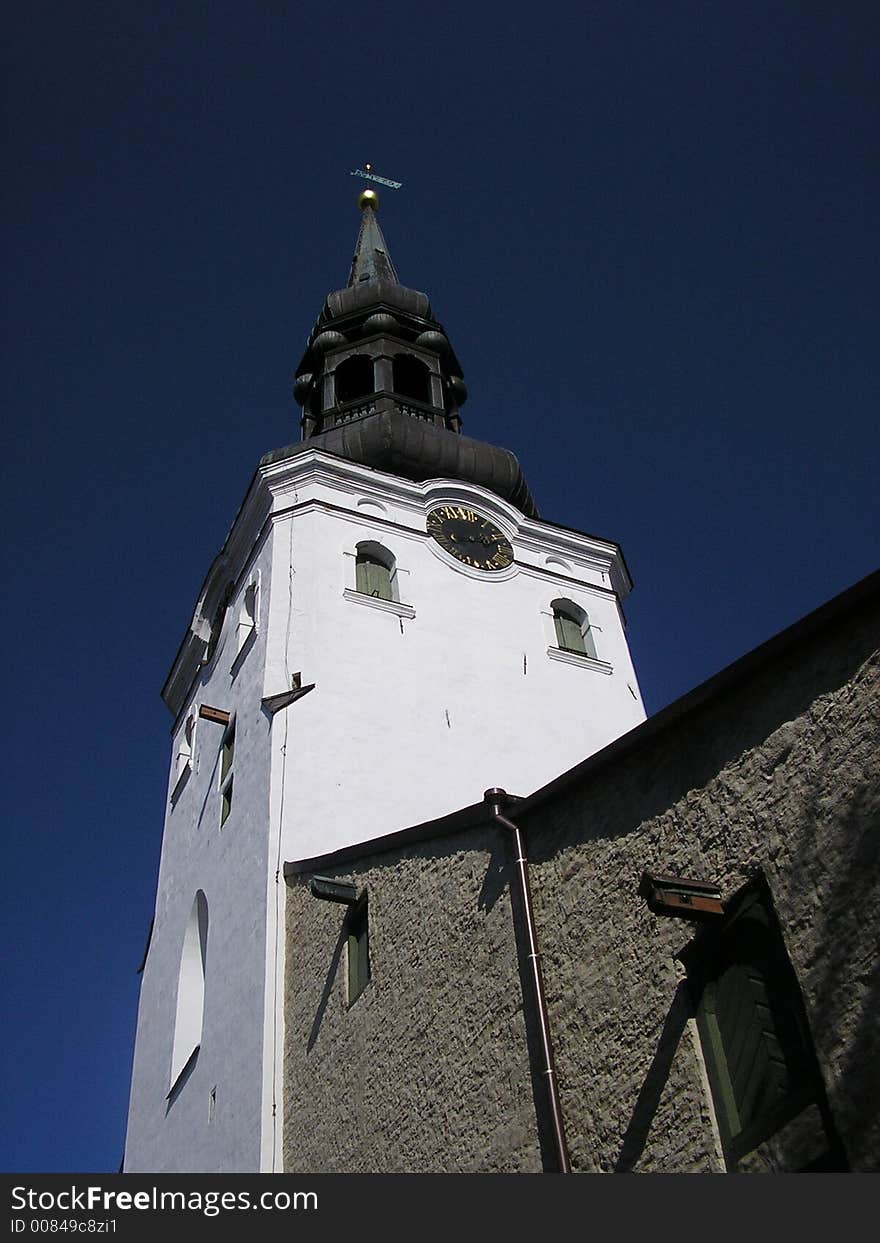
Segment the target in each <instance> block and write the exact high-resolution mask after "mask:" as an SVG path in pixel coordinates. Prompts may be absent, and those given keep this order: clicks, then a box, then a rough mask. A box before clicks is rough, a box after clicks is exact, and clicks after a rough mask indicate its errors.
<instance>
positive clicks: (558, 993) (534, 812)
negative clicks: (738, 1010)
mask: <svg viewBox="0 0 880 1243" xmlns="http://www.w3.org/2000/svg"><path fill="white" fill-rule="evenodd" d="M875 594H876V593H875ZM878 632H880V618H878V608H877V604H876V602H873V603H872V602H871V601H870V599H869V601H868V602H867V604H866V603H865V602H864V600H863V601H862V603H861V605H860V606H859V607H858V608H857V609H855V610H850V612H849V613H848V614H847V615H846V616H845V617H844V618H843V619H840V618H838V619H837V620H836V621H835V622H834V624H828V625H826V626H824V627H823V628H819V629H818V630H817V629H816V628H815V627H814V628H813V629H812V630H808V631H807V632H806V635H804V634H802V635H801V636H800V637H799V638H798V639H797V640H796V641H792V642H790V643H788V644H786V645H784V646H783V647H782V648H781V649H777V651H775V652H774V653H773V654H772V657H771V658H770V659H769V660H767V661H766V662H765V663H763V664H761V662H752V664H751V666H750V667H749V668H748V669H747V670H746V671H745V673H742V674H741V675H740V676H738V677H736V678H728V679H727V681H726V683H724V684H723V685H720V686H719V687H717V688H716V689H715V692H714V693H713V694H711V695H706V696H700V695H697V696H696V697H695V698H693V699H688V700H687V701H685V702H684V703H683V704H680V705H673V706H672V708H671V709H669V710H667V711H666V712H665V713H664V714H661V716H660V717H658V718H656V719H655V720H654V721H649V722H647V723H646V725H644V726H642V727H640V728H639V729H638V730H636V731H633V733H632V734H631V735H630V736H629V737H628V738H625V739H622V740H620V741H619V742H618V743H617V744H614V745H613V746H612V747H611V748H609V749H608V751H607V753H606V754H605V755H602V754H600V755H599V756H596V757H593V759H592V760H590V761H588V762H587V763H586V764H584V765H583V766H581V768H579V769H577V770H574V771H573V772H572V773H571V774H569V775H568V776H567V778H566V779H565V780H564V781H562V782H561V783H559V786H558V788H556V789H554V788H553V787H551V788H549V789H548V790H547V791H545V792H539V793H538V794H537V795H535V796H534V797H533V798H531V799H528V800H526V801H525V803H523V804H521V805H519V806H515V807H514V808H513V809H512V810H511V811H510V813H509V814H510V815H511V816H512V817H513V818H515V819H516V820H517V821H518V823H520V825H521V826H522V828H523V829H524V831H525V836H526V842H527V849H528V853H529V857H530V860H531V875H532V892H533V900H534V907H535V915H536V921H537V927H538V937H539V942H540V948H541V951H542V955H543V969H544V978H545V984H546V990H547V997H548V1006H549V1011H550V1020H551V1026H552V1032H553V1039H554V1042H555V1051H556V1062H557V1070H558V1076H559V1083H560V1090H561V1097H562V1108H563V1114H564V1120H565V1126H566V1131H567V1137H568V1142H569V1147H570V1151H571V1160H572V1166H573V1169H574V1170H575V1171H582V1172H590V1171H593V1172H599V1171H608V1172H610V1171H620V1172H624V1171H645V1172H647V1171H656V1172H688V1171H693V1172H697V1171H703V1172H709V1171H718V1170H721V1169H723V1168H724V1165H723V1159H722V1156H721V1151H720V1145H719V1143H718V1140H717V1136H716V1131H715V1127H714V1121H713V1114H712V1108H711V1103H710V1096H709V1092H708V1088H707V1085H706V1081H705V1070H704V1067H703V1065H702V1060H701V1056H700V1052H699V1043H698V1040H697V1038H696V1032H695V1029H694V1026H693V1020H692V1019H691V1017H690V1015H691V1009H690V999H689V995H688V992H687V989H686V986H685V984H684V980H683V969H682V968H681V966H680V965H679V964H678V963H677V961H676V959H675V955H676V953H677V951H678V950H680V949H681V948H682V947H683V946H684V945H685V944H686V943H687V942H688V941H689V940H690V939H691V937H692V935H693V932H694V929H693V926H692V925H690V924H688V923H686V922H684V921H682V920H678V919H669V918H660V917H657V916H655V915H653V914H652V913H651V912H650V911H649V910H648V908H647V906H646V904H645V902H644V900H643V899H642V898H640V897H639V896H638V893H637V890H638V885H639V879H640V877H641V874H642V872H643V870H644V869H646V868H647V869H649V870H651V871H654V872H661V873H666V874H672V875H679V876H685V877H692V878H697V879H702V880H705V881H709V882H714V883H715V884H717V885H718V886H719V887H720V889H721V890H722V893H723V895H724V896H725V897H730V896H731V895H732V894H733V893H734V892H735V891H736V890H737V889H739V888H740V886H742V884H743V883H744V882H746V881H747V880H748V879H749V878H750V877H752V876H753V875H755V873H756V871H758V870H759V869H760V870H763V872H764V874H765V876H766V878H767V880H768V882H769V885H770V889H771V892H772V897H773V902H774V905H775V907H776V911H777V914H778V916H779V920H780V924H781V928H782V931H783V935H784V937H785V941H786V945H787V949H788V952H789V956H790V958H791V961H792V965H793V967H794V969H795V972H796V974H797V977H798V981H799V984H800V987H801V990H802V992H803V996H804V1001H805V1005H806V1009H807V1015H808V1021H809V1025H810V1028H811V1032H812V1037H813V1040H814V1042H815V1046H816V1050H817V1055H818V1059H819V1064H820V1068H821V1072H822V1074H823V1077H824V1082H825V1086H826V1089H827V1092H828V1098H829V1102H830V1106H831V1110H832V1112H833V1115H834V1119H835V1123H836V1125H837V1128H838V1130H839V1133H840V1136H841V1138H842V1140H843V1143H844V1146H845V1148H846V1151H847V1155H848V1158H849V1161H850V1164H851V1167H852V1168H853V1169H856V1170H867V1169H877V1168H880V1123H878V1119H880V1099H878V1077H877V1074H876V1067H877V1065H878V1055H880V1048H878V1043H880V1041H878V1035H877V1032H878V1025H877V1022H876V1014H877V1010H878V1003H880V979H878V972H877V967H876V947H877V945H878V944H880V899H878V883H877V879H878V826H880V789H878V764H877V755H878V748H880V719H878V703H880V695H878V691H880V687H878V655H877V651H876V649H877V646H878ZM320 870H321V872H322V873H326V874H332V875H336V876H338V877H340V878H342V879H350V880H354V881H356V883H357V884H358V886H359V887H362V886H363V885H366V886H367V887H368V890H369V901H370V952H371V959H372V968H373V975H372V980H371V982H370V984H369V985H368V987H367V989H366V991H365V992H364V993H363V994H362V996H361V997H360V998H359V999H358V1000H357V1001H356V1002H355V1003H354V1004H353V1005H352V1006H351V1007H350V1008H348V1007H347V1005H346V998H345V970H344V958H345V954H344V944H343V942H342V940H341V939H340V934H341V929H342V922H343V917H344V908H343V907H341V906H337V905H334V904H332V903H328V902H323V901H320V900H318V899H315V898H313V897H312V896H311V895H310V894H309V891H308V877H307V876H302V877H296V878H293V879H291V880H290V881H289V882H288V913H287V921H288V949H287V954H288V980H287V996H288V1002H287V1016H286V1044H285V1051H286V1061H285V1083H286V1097H285V1166H286V1168H287V1169H289V1170H295V1171H296V1170H302V1171H306V1170H309V1171H325V1170H326V1171H346V1170H353V1171H416V1170H421V1171H436V1172H443V1171H507V1172H524V1171H537V1170H540V1169H541V1168H542V1165H543V1166H544V1167H545V1168H552V1166H551V1165H548V1164H546V1162H547V1149H546V1137H545V1141H544V1148H543V1149H542V1146H541V1141H540V1140H539V1137H538V1121H537V1119H538V1118H539V1117H540V1115H541V1109H542V1103H541V1100H540V1095H539V1096H538V1098H537V1099H538V1106H537V1108H536V1097H535V1095H534V1094H533V1090H532V1084H531V1079H530V1071H529V1063H528V1053H527V1046H526V1019H525V1018H524V1011H523V990H522V984H521V977H520V970H521V965H520V964H518V961H517V949H516V944H515V941H514V932H513V923H512V912H511V896H510V874H511V867H510V854H509V843H508V842H507V841H506V840H505V831H504V830H502V829H500V828H498V827H497V826H494V825H493V826H488V825H487V826H485V827H477V828H472V829H469V830H467V831H464V832H461V831H459V832H456V833H452V834H450V835H448V836H445V837H444V836H437V837H434V838H433V839H432V840H431V841H424V842H420V843H414V844H413V845H411V846H409V847H395V849H394V850H390V851H387V852H385V853H380V852H377V853H374V854H372V855H369V856H362V857H360V858H359V859H358V860H357V861H356V863H353V862H348V863H346V864H344V865H340V866H338V867H337V868H335V869H334V868H332V867H331V866H329V865H327V866H322V867H321V869H320ZM783 1157H784V1154H783ZM770 1168H772V1165H771V1166H770Z"/></svg>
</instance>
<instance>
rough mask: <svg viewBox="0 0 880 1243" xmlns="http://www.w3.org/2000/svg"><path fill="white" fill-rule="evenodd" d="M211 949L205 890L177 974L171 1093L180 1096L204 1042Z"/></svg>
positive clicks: (185, 938) (192, 913) (188, 928)
mask: <svg viewBox="0 0 880 1243" xmlns="http://www.w3.org/2000/svg"><path fill="white" fill-rule="evenodd" d="M207 947H208V900H207V898H206V897H205V895H204V893H203V892H202V890H201V889H199V890H198V891H197V893H196V896H195V899H194V900H193V904H192V908H191V910H190V913H189V919H188V921H187V925H186V930H185V932H184V935H183V946H182V948H181V951H180V967H179V970H178V974H177V1009H176V1013H175V1018H174V1040H173V1043H172V1051H171V1091H170V1092H169V1093H168V1095H169V1097H170V1096H172V1095H176V1091H175V1089H176V1090H177V1091H179V1090H180V1088H181V1087H182V1086H183V1084H184V1083H185V1082H186V1079H187V1078H188V1077H189V1075H188V1073H187V1074H186V1075H184V1072H185V1071H187V1072H188V1071H189V1070H190V1069H191V1068H192V1066H193V1065H194V1063H195V1059H196V1056H197V1054H198V1052H199V1047H200V1045H201V1043H202V1021H203V1018H204V1013H205V958H206V954H207Z"/></svg>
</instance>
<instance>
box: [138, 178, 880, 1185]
mask: <svg viewBox="0 0 880 1243" xmlns="http://www.w3.org/2000/svg"><path fill="white" fill-rule="evenodd" d="M359 206H360V209H361V222H360V231H359V235H358V239H357V245H356V250H355V255H354V259H353V262H352V265H351V270H350V274H349V278H348V283H347V285H346V287H345V288H344V289H341V290H338V291H336V292H334V293H331V294H330V295H329V296H328V297H327V300H326V302H325V304H324V307H323V309H322V310H321V312H320V314H319V316H318V319H317V321H316V323H315V325H314V328H313V330H312V332H311V334H310V336H309V339H308V343H307V346H306V350H305V353H304V355H303V358H302V360H301V362H300V364H299V366H298V368H297V371H296V380H295V388H294V395H295V397H296V399H297V401H298V403H299V404H300V406H301V407H302V422H301V430H302V438H301V440H300V441H298V442H297V443H296V444H293V445H289V446H287V447H285V448H282V449H278V450H275V451H273V452H270V453H267V454H266V455H265V456H264V457H263V459H262V460H261V461H260V463H259V465H258V467H257V470H256V472H255V474H254V476H253V478H252V480H251V482H250V486H249V488H248V491H247V493H246V495H245V498H244V501H243V502H242V505H241V508H240V509H239V511H238V514H237V515H236V517H235V520H234V522H233V525H232V528H231V530H230V532H229V535H228V537H227V539H226V542H225V544H224V546H223V548H222V549H221V551H220V553H219V554H218V556H217V558H216V559H215V561H214V563H213V564H212V565H211V567H210V569H209V571H208V574H207V577H206V579H205V581H204V584H203V586H202V588H201V591H200V594H199V597H198V601H197V604H196V607H195V610H194V613H193V616H192V619H191V621H190V623H189V626H188V629H187V631H186V633H185V635H184V639H183V642H182V643H181V646H180V649H179V650H178V652H177V655H176V657H175V659H174V662H173V664H172V667H171V671H170V673H169V675H168V678H167V680H166V683H165V686H164V688H163V698H164V700H165V702H166V704H167V705H168V707H169V709H170V712H171V714H172V717H173V720H174V725H173V730H172V762H171V772H170V779H169V789H168V800H167V813H166V820H165V829H164V837H163V844H162V855H161V863H160V870H159V880H158V892H157V899H156V910H155V916H154V921H153V927H152V931H151V936H150V941H149V945H148V948H147V952H146V955H145V959H144V964H143V973H142V985H141V998H140V1007H139V1015H138V1027H137V1037H136V1045H135V1056H134V1066H133V1072H132V1087H131V1101H130V1113H129V1124H128V1134H127V1140H126V1154H125V1160H124V1169H125V1170H126V1171H130V1172H146V1171H149V1172H156V1173H161V1172H167V1173H183V1172H219V1173H223V1172H226V1173H236V1172H240V1173H247V1172H260V1171H262V1172H282V1171H285V1170H286V1171H291V1172H324V1171H326V1172H344V1171H351V1172H390V1171H404V1172H407V1171H409V1172H446V1171H469V1172H486V1171H495V1172H541V1171H563V1172H568V1171H573V1172H599V1171H611V1170H621V1171H622V1170H645V1171H651V1170H658V1171H664V1172H673V1171H682V1170H695V1171H697V1170H700V1171H718V1170H724V1169H730V1170H734V1169H768V1170H776V1169H808V1168H811V1169H850V1168H851V1169H865V1168H876V1165H877V1158H878V1151H880V1140H878V1127H877V1121H876V1120H877V1118H878V1116H880V1109H878V1108H877V1101H876V1092H877V1088H876V1083H875V1080H876V1076H875V1075H874V1073H873V1071H874V1067H875V1066H876V1056H877V1052H878V1050H877V1047H876V1046H877V1040H876V1035H875V1034H874V1033H875V1029H876V1023H875V1022H874V1017H873V1014H874V1009H872V1004H873V1007H874V1008H876V1003H877V1000H878V997H877V993H878V980H877V973H876V966H875V961H874V960H875V956H876V949H875V947H876V944H877V936H878V932H880V917H878V914H880V912H878V906H880V904H878V900H877V899H878V895H877V885H876V876H877V846H876V831H875V826H876V823H877V813H878V810H880V795H878V788H877V785H878V783H877V765H876V754H877V744H878V741H880V725H878V714H877V702H878V696H877V647H878V642H877V635H878V625H877V621H878V600H880V584H878V582H877V580H876V579H872V580H866V581H865V582H864V583H862V584H860V585H858V586H857V587H856V588H853V589H852V590H851V592H849V593H846V594H845V596H844V597H840V598H839V599H838V600H837V601H834V602H832V603H831V604H830V605H828V606H826V608H825V609H824V610H819V612H818V613H817V614H815V615H813V616H812V617H811V618H809V619H805V621H804V622H802V623H799V624H798V625H797V626H795V627H793V628H792V630H791V631H790V632H786V633H785V634H784V635H782V636H777V638H776V639H775V640H771V642H770V643H769V644H765V645H764V647H763V648H761V649H758V652H756V653H752V654H751V655H750V656H748V657H745V658H743V660H742V661H739V662H737V664H736V665H734V666H732V667H731V668H730V669H729V670H725V671H723V672H722V674H719V675H717V677H716V678H715V679H713V680H712V681H711V682H710V683H707V684H705V686H704V687H700V688H697V690H696V691H694V692H692V693H691V694H690V695H689V696H686V697H685V698H684V699H683V700H680V701H678V703H676V704H673V705H671V706H670V707H669V708H667V709H665V710H664V712H662V713H660V714H658V716H657V717H654V718H652V719H650V720H645V712H644V708H643V705H642V700H641V696H640V693H639V687H638V682H637V680H636V675H635V672H634V668H633V664H632V660H631V657H630V653H629V649H628V646H627V641H626V635H625V622H624V616H623V611H622V605H623V602H624V600H625V599H626V596H627V594H628V592H629V590H630V587H631V583H630V579H629V575H628V572H627V568H626V564H625V562H624V559H623V555H622V553H621V550H620V548H619V547H618V546H617V545H616V544H615V543H614V542H613V541H611V540H608V539H604V538H597V537H596V536H593V535H588V534H586V533H584V532H580V531H576V530H573V529H571V528H569V527H565V526H561V525H559V524H557V523H554V522H550V521H548V520H546V519H543V518H541V517H540V516H539V514H538V513H537V511H536V508H535V505H534V502H533V500H532V498H531V495H530V492H529V489H528V486H527V484H526V481H525V478H524V476H523V473H522V470H521V469H520V466H519V464H518V462H517V460H516V459H515V458H514V457H513V455H512V454H510V453H509V452H508V451H507V450H505V449H503V448H500V447H497V446H494V445H491V444H488V443H485V442H483V441H481V440H477V439H470V438H468V437H466V436H464V435H463V434H462V430H461V429H462V407H463V405H464V403H465V399H466V396H467V392H466V388H465V384H464V379H463V375H462V368H461V366H460V364H459V362H458V359H457V357H456V354H455V351H454V349H453V347H452V345H451V343H450V341H449V339H448V337H447V335H446V333H445V330H444V328H443V326H442V325H441V324H440V323H439V322H438V320H437V319H436V318H435V316H434V314H433V311H432V308H431V305H430V302H429V300H428V297H427V296H426V295H425V294H424V293H420V292H417V291H415V290H413V289H409V288H407V287H406V286H404V285H402V284H401V283H400V281H399V279H398V277H397V273H396V271H395V268H394V265H393V262H392V260H391V256H390V253H389V250H388V246H387V244H386V242H385V239H384V237H383V234H382V231H381V228H380V225H379V222H378V218H377V207H378V203H377V198H376V195H375V193H374V192H372V191H371V190H366V191H364V192H363V193H362V194H361V196H360V199H359ZM872 829H873V831H871V830H872ZM872 1092H873V1093H874V1094H875V1096H874V1104H873V1115H871V1112H870V1110H871V1093H872Z"/></svg>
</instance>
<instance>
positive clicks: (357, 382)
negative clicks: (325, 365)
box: [336, 354, 376, 406]
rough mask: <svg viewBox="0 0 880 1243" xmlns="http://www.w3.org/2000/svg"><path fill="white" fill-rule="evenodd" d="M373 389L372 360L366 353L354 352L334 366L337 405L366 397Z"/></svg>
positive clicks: (374, 388)
mask: <svg viewBox="0 0 880 1243" xmlns="http://www.w3.org/2000/svg"><path fill="white" fill-rule="evenodd" d="M375 391H376V384H375V380H374V379H373V360H372V358H368V357H367V356H366V354H354V355H353V356H352V357H351V358H346V360H345V362H341V363H340V364H339V366H338V367H337V368H336V401H337V403H338V404H339V405H341V406H342V405H345V403H346V402H349V401H357V400H358V399H359V398H360V397H368V396H369V395H370V394H371V393H374V392H375Z"/></svg>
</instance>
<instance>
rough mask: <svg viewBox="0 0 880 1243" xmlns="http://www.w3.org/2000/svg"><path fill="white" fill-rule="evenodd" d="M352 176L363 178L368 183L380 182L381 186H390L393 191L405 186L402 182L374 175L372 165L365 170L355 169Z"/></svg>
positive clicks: (364, 167)
mask: <svg viewBox="0 0 880 1243" xmlns="http://www.w3.org/2000/svg"><path fill="white" fill-rule="evenodd" d="M350 176H352V177H363V178H364V179H365V180H366V181H378V183H379V185H380V186H390V187H391V189H392V190H399V189H400V187H401V186H402V185H403V182H402V181H389V180H388V178H387V177H380V176H379V175H378V174H377V173H374V172H373V166H372V164H365V165H364V166H363V168H353V169H352V171H351V173H350Z"/></svg>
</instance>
